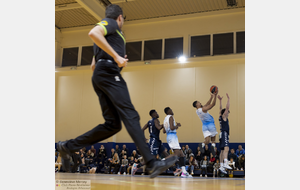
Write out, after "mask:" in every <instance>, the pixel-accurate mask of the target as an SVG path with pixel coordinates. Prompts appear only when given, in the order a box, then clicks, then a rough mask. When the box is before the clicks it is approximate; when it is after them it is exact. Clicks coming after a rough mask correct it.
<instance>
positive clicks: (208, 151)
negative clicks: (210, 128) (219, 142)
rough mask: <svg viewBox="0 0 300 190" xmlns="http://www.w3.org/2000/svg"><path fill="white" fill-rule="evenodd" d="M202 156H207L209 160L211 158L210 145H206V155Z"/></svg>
mask: <svg viewBox="0 0 300 190" xmlns="http://www.w3.org/2000/svg"><path fill="white" fill-rule="evenodd" d="M202 156H207V159H209V157H210V150H209V149H208V145H205V149H204V153H203V155H202ZM202 159H203V158H202Z"/></svg>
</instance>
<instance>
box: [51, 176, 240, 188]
mask: <svg viewBox="0 0 300 190" xmlns="http://www.w3.org/2000/svg"><path fill="white" fill-rule="evenodd" d="M55 180H91V190H94V189H109V190H128V189H132V190H150V189H151V190H172V189H178V190H192V189H201V190H206V189H209V190H210V189H213V190H227V189H228V190H244V189H245V179H244V178H212V177H207V178H205V177H201V178H200V177H199V176H194V177H193V178H188V179H187V178H180V177H174V176H158V177H156V178H154V179H150V178H149V176H147V175H146V176H141V175H135V176H131V175H115V174H80V173H55Z"/></svg>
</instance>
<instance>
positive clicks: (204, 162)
mask: <svg viewBox="0 0 300 190" xmlns="http://www.w3.org/2000/svg"><path fill="white" fill-rule="evenodd" d="M205 146H207V145H205ZM200 166H201V173H200V177H202V173H203V172H204V174H205V177H207V166H208V160H207V156H204V158H203V160H201V162H200Z"/></svg>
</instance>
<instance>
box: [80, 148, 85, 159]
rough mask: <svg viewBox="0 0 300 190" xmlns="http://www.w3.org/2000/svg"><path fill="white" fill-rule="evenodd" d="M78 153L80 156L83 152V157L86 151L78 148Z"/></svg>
mask: <svg viewBox="0 0 300 190" xmlns="http://www.w3.org/2000/svg"><path fill="white" fill-rule="evenodd" d="M79 154H80V156H81V154H83V156H84V157H85V156H86V153H85V152H84V151H83V149H80V150H79Z"/></svg>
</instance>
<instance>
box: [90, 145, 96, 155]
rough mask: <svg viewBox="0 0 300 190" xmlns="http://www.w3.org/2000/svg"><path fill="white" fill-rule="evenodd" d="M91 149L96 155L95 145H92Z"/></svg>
mask: <svg viewBox="0 0 300 190" xmlns="http://www.w3.org/2000/svg"><path fill="white" fill-rule="evenodd" d="M90 150H91V152H92V153H94V155H96V153H97V150H96V149H95V147H94V146H93V145H92V146H91V149H90Z"/></svg>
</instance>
